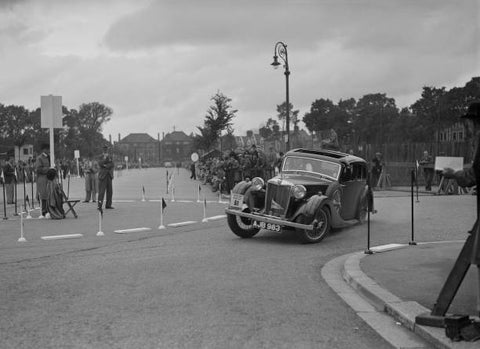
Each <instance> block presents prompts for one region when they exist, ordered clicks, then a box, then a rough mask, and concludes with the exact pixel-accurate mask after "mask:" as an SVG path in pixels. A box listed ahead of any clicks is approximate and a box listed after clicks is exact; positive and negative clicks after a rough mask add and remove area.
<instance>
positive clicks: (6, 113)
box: [0, 105, 34, 147]
mask: <svg viewBox="0 0 480 349" xmlns="http://www.w3.org/2000/svg"><path fill="white" fill-rule="evenodd" d="M33 130H34V128H33V122H32V119H31V117H30V113H29V111H28V110H27V109H25V107H23V106H17V105H8V106H4V105H0V134H1V135H2V136H3V138H4V140H5V141H6V142H7V143H10V144H13V145H16V146H17V147H21V146H22V145H24V144H25V143H26V141H27V140H28V139H30V138H33V136H34V132H33Z"/></svg>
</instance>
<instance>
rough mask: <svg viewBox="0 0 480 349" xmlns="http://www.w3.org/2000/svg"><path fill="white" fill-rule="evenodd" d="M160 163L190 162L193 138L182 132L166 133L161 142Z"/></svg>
mask: <svg viewBox="0 0 480 349" xmlns="http://www.w3.org/2000/svg"><path fill="white" fill-rule="evenodd" d="M161 151H162V162H166V161H168V162H182V161H190V156H191V155H192V152H193V138H192V137H191V136H187V135H186V134H185V132H183V131H173V132H171V133H167V134H166V135H165V136H164V138H163V140H162V141H161Z"/></svg>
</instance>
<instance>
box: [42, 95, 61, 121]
mask: <svg viewBox="0 0 480 349" xmlns="http://www.w3.org/2000/svg"><path fill="white" fill-rule="evenodd" d="M40 107H41V114H40V125H41V127H42V128H62V127H63V124H62V117H63V113H62V96H52V95H49V96H41V97H40Z"/></svg>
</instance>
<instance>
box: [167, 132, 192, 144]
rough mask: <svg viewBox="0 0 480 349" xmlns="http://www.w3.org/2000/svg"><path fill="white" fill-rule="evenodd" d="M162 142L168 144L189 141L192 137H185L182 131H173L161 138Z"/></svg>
mask: <svg viewBox="0 0 480 349" xmlns="http://www.w3.org/2000/svg"><path fill="white" fill-rule="evenodd" d="M163 140H164V141H168V142H183V141H191V140H192V137H189V136H187V135H186V133H185V132H183V131H173V132H170V133H167V134H166V135H165V137H164V138H163Z"/></svg>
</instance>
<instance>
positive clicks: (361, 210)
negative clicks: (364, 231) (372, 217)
mask: <svg viewBox="0 0 480 349" xmlns="http://www.w3.org/2000/svg"><path fill="white" fill-rule="evenodd" d="M367 213H368V197H367V195H362V196H361V197H360V200H359V202H358V207H357V214H356V217H355V218H356V219H358V221H359V222H360V223H364V222H365V220H366V219H367Z"/></svg>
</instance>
